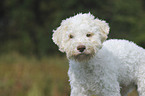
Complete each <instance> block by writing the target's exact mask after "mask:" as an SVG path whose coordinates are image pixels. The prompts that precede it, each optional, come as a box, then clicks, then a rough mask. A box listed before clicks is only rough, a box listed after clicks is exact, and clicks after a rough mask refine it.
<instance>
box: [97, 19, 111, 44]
mask: <svg viewBox="0 0 145 96" xmlns="http://www.w3.org/2000/svg"><path fill="white" fill-rule="evenodd" d="M96 21H97V25H98V26H99V27H100V31H101V36H102V38H101V41H102V42H104V40H106V39H107V37H108V36H107V35H108V34H109V29H110V27H109V25H108V23H106V22H105V21H102V20H99V19H96Z"/></svg>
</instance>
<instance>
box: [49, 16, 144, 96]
mask: <svg viewBox="0 0 145 96" xmlns="http://www.w3.org/2000/svg"><path fill="white" fill-rule="evenodd" d="M108 33H109V26H108V24H107V23H106V22H105V21H102V20H99V19H98V18H95V17H94V16H93V15H91V14H90V13H85V14H82V13H80V14H77V15H75V16H73V17H70V18H68V19H66V20H63V21H62V23H61V26H60V27H58V28H57V29H56V30H54V33H53V38H52V39H53V41H54V42H55V44H56V45H58V46H59V50H60V51H62V52H66V55H67V57H68V59H69V71H68V75H69V78H70V85H71V96H92V95H93V96H94V95H95V96H96V95H97V96H127V94H128V92H130V91H131V90H132V89H134V88H137V91H138V94H139V96H145V50H144V49H143V48H141V47H139V46H137V45H136V44H134V43H133V42H130V41H127V40H117V39H111V40H106V39H107V35H108ZM105 40H106V41H105Z"/></svg>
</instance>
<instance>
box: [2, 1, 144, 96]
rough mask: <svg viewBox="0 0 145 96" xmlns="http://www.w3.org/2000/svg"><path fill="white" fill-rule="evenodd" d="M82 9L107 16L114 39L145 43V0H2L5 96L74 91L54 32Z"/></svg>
mask: <svg viewBox="0 0 145 96" xmlns="http://www.w3.org/2000/svg"><path fill="white" fill-rule="evenodd" d="M80 12H82V13H88V12H91V13H92V14H94V15H95V17H98V18H100V19H103V20H106V21H107V22H108V23H109V25H110V27H111V30H110V34H109V39H110V38H118V39H128V40H131V41H133V42H135V43H137V44H138V45H140V46H142V47H144V48H145V0H1V1H0V96H69V95H70V87H69V82H68V76H67V70H68V61H67V59H66V57H65V54H62V53H60V52H59V51H58V48H57V46H56V45H55V44H54V43H53V42H52V39H51V38H52V30H54V29H56V28H57V27H58V26H59V25H60V23H61V21H62V20H63V19H65V18H68V17H70V16H73V15H75V14H77V13H80ZM129 96H137V95H136V92H135V91H134V92H133V93H131V94H130V95H129Z"/></svg>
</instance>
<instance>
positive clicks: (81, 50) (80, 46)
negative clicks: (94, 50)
mask: <svg viewBox="0 0 145 96" xmlns="http://www.w3.org/2000/svg"><path fill="white" fill-rule="evenodd" d="M85 49H86V46H84V45H79V46H78V47H77V50H79V51H80V52H83V51H84V50H85Z"/></svg>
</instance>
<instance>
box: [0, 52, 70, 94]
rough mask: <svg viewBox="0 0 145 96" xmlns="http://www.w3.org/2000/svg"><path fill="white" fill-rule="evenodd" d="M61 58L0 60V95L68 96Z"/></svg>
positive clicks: (13, 56) (11, 56)
mask: <svg viewBox="0 0 145 96" xmlns="http://www.w3.org/2000/svg"><path fill="white" fill-rule="evenodd" d="M67 70H68V64H67V60H66V58H65V57H57V56H55V57H44V58H43V59H41V60H37V59H36V58H34V57H29V58H26V57H23V56H21V55H19V54H16V53H13V54H9V55H3V56H1V57H0V96H69V93H70V92H69V91H70V88H69V82H68V76H67Z"/></svg>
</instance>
